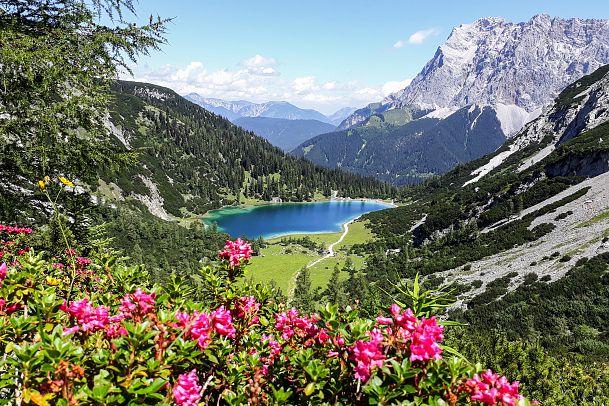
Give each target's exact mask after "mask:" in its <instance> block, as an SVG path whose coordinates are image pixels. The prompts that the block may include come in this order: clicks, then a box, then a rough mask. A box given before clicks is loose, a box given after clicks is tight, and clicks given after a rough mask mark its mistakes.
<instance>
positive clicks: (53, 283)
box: [47, 276, 61, 286]
mask: <svg viewBox="0 0 609 406" xmlns="http://www.w3.org/2000/svg"><path fill="white" fill-rule="evenodd" d="M47 283H48V284H49V285H51V286H57V285H59V284H60V283H61V279H57V278H53V277H52V276H49V277H48V278H47Z"/></svg>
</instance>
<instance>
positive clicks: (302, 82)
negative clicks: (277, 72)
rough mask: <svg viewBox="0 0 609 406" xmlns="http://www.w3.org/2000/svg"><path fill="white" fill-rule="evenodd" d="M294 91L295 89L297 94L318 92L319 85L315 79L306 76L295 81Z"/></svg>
mask: <svg viewBox="0 0 609 406" xmlns="http://www.w3.org/2000/svg"><path fill="white" fill-rule="evenodd" d="M292 89H294V90H295V91H296V92H297V93H303V92H305V91H307V90H316V89H317V84H316V83H315V77H313V76H305V77H301V78H296V79H294V81H293V82H292Z"/></svg>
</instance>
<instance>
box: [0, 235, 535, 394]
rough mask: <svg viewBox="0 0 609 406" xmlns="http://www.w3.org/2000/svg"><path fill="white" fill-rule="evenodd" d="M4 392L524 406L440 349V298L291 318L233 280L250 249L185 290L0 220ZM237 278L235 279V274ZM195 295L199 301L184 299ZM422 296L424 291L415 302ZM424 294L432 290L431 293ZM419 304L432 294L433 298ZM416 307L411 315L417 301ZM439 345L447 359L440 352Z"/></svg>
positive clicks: (507, 387)
mask: <svg viewBox="0 0 609 406" xmlns="http://www.w3.org/2000/svg"><path fill="white" fill-rule="evenodd" d="M0 232H3V233H4V234H6V238H4V239H2V241H3V246H2V258H3V261H6V262H5V263H2V264H0V282H1V283H2V284H1V286H0V298H1V299H0V348H1V349H2V352H3V354H2V355H3V358H2V360H3V361H2V363H1V364H0V368H1V371H2V380H0V397H1V398H2V399H18V400H19V402H20V403H34V404H37V405H42V404H51V403H53V404H62V405H67V404H70V405H77V404H104V405H118V404H127V403H128V404H172V403H174V404H177V405H196V404H199V403H200V402H201V403H204V404H220V403H223V404H285V403H288V402H289V403H291V404H328V403H341V404H386V403H402V404H403V403H408V404H411V403H413V402H418V403H419V404H420V402H421V401H422V402H424V403H425V404H430V405H440V404H447V403H448V402H450V404H453V405H462V404H472V403H478V404H479V402H482V403H484V404H493V405H495V404H502V403H501V402H503V404H506V405H508V404H515V403H519V404H522V405H527V404H529V403H528V402H527V401H526V400H524V399H522V397H521V396H520V395H519V394H518V383H517V382H515V383H513V384H512V383H510V382H508V381H507V380H506V379H505V378H504V377H499V376H497V375H496V374H494V373H493V372H492V371H490V370H488V371H486V372H484V373H481V371H480V369H479V367H476V366H473V365H471V364H469V363H468V362H467V361H466V360H465V359H463V358H460V357H458V356H453V355H452V354H453V352H452V351H450V349H448V348H446V347H442V346H441V342H442V340H443V332H444V327H443V325H442V323H440V322H438V320H437V319H436V317H435V315H433V314H432V310H433V309H434V308H437V306H436V307H434V306H435V305H434V303H437V300H438V298H437V296H434V297H429V298H428V296H427V295H424V294H421V293H420V292H419V290H418V288H417V289H415V293H413V294H414V295H417V296H416V297H417V298H418V300H417V301H416V303H415V305H414V306H413V308H414V309H415V312H413V311H412V310H411V309H403V308H401V307H400V306H398V305H397V304H394V305H392V306H391V309H390V312H389V314H388V315H387V316H383V315H379V317H377V318H376V319H375V320H369V319H365V318H361V317H359V316H358V314H357V312H356V311H354V310H352V309H349V308H347V309H345V310H344V311H339V309H338V307H337V306H332V305H329V304H328V305H326V306H325V307H324V308H323V309H321V310H320V311H319V312H318V313H315V314H301V313H299V312H298V310H297V309H295V308H292V309H286V307H285V305H284V304H282V303H277V302H276V301H275V300H274V299H273V292H272V291H270V290H269V289H268V288H265V287H263V286H260V285H256V286H251V285H248V284H247V283H235V282H236V278H240V277H242V275H243V269H244V267H245V266H246V265H247V263H248V261H249V260H250V257H251V247H250V246H249V244H247V243H246V242H244V241H241V240H237V241H235V242H230V241H229V242H228V243H227V244H226V246H225V248H224V250H223V251H222V252H221V253H220V254H219V257H220V260H219V261H217V262H215V263H213V264H211V265H207V266H205V267H204V268H203V269H202V270H201V272H200V273H199V275H198V276H197V278H196V280H197V281H198V282H197V283H196V284H195V285H194V286H191V285H189V284H187V283H186V282H185V281H184V280H181V279H179V278H177V277H175V276H174V277H172V278H171V282H170V283H167V284H166V285H165V286H157V285H150V284H149V283H148V277H147V274H146V272H144V271H143V269H142V268H141V267H139V266H130V265H128V264H127V263H126V262H124V261H125V260H121V259H116V258H113V257H111V256H109V255H108V254H106V253H105V252H103V250H101V251H100V252H96V253H94V254H92V255H91V257H90V258H84V257H79V256H78V253H77V250H75V249H73V248H71V247H69V248H68V249H67V250H66V251H65V254H64V255H62V256H61V257H58V258H47V257H45V255H44V254H43V253H35V252H33V250H30V249H28V248H27V244H26V240H27V236H28V232H31V230H29V229H11V228H3V229H0ZM234 281H235V282H234ZM195 296H197V297H199V298H201V299H202V301H195V300H193V297H195ZM421 298H423V299H421ZM427 298H428V299H427ZM421 300H424V301H425V300H430V302H429V303H425V302H421ZM417 309H418V310H417ZM447 354H448V356H447Z"/></svg>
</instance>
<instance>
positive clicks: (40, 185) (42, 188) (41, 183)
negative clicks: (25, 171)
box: [38, 180, 44, 190]
mask: <svg viewBox="0 0 609 406" xmlns="http://www.w3.org/2000/svg"><path fill="white" fill-rule="evenodd" d="M38 187H39V188H40V190H44V182H43V181H41V180H39V181H38Z"/></svg>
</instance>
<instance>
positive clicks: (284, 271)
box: [245, 244, 319, 294]
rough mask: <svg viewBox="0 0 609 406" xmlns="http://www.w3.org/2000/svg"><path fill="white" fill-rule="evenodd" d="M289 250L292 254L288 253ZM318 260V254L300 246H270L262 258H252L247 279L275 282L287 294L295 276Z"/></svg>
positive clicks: (247, 271) (246, 275) (264, 250)
mask: <svg viewBox="0 0 609 406" xmlns="http://www.w3.org/2000/svg"><path fill="white" fill-rule="evenodd" d="M287 248H289V249H291V250H292V252H291V253H289V254H288V253H286V252H285V250H286V249H287ZM316 258H319V255H317V253H314V252H313V251H311V250H307V249H305V248H303V247H300V246H298V245H293V244H291V245H289V246H287V247H283V246H281V245H278V244H273V245H269V246H268V247H267V248H265V249H263V250H262V256H258V257H254V258H252V262H251V265H250V266H248V267H247V270H246V273H245V277H246V279H250V278H251V279H252V280H253V281H254V282H261V283H269V282H270V281H271V280H274V281H275V282H276V283H277V286H278V287H280V288H281V290H282V291H283V294H287V293H288V292H289V291H290V289H291V283H292V280H293V278H294V275H295V274H296V273H297V272H298V271H300V269H301V268H302V267H303V266H306V265H307V264H309V263H310V262H311V261H313V260H314V259H316Z"/></svg>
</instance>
